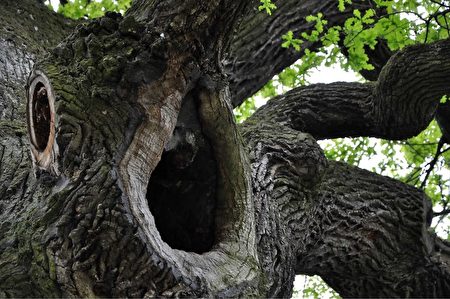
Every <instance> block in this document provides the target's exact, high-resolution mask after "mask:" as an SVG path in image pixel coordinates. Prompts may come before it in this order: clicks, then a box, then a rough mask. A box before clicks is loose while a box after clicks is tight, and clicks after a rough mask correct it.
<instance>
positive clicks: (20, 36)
mask: <svg viewBox="0 0 450 299" xmlns="http://www.w3.org/2000/svg"><path fill="white" fill-rule="evenodd" d="M0 7H1V10H2V14H1V16H0V24H2V26H1V27H0V120H14V119H19V118H21V117H24V115H25V109H24V107H25V101H23V99H25V98H26V96H25V89H24V88H23V87H24V85H25V83H26V79H27V77H28V75H29V74H30V71H31V68H32V66H33V64H34V62H35V61H36V59H37V58H38V57H40V56H42V55H45V54H46V53H47V51H48V50H50V49H51V48H53V47H54V46H56V44H58V43H59V42H60V41H61V40H62V39H63V38H64V37H65V36H66V35H67V34H68V31H69V29H71V28H72V27H73V26H74V25H75V22H74V21H68V20H65V19H64V18H62V16H58V15H56V14H55V13H53V12H51V11H50V10H48V9H47V8H46V7H45V6H43V5H41V4H39V3H37V1H34V0H26V1H2V3H1V4H0Z"/></svg>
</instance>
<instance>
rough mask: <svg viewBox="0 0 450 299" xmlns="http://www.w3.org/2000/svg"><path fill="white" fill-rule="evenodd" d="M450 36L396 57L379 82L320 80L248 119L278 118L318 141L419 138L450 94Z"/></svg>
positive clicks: (275, 101) (292, 92) (298, 89)
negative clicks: (362, 138) (349, 138)
mask: <svg viewBox="0 0 450 299" xmlns="http://www.w3.org/2000/svg"><path fill="white" fill-rule="evenodd" d="M449 61H450V40H443V41H439V42H436V43H433V44H428V45H415V46H412V47H407V48H405V49H404V50H402V51H400V52H398V53H396V54H395V55H394V56H392V57H391V59H390V60H389V62H388V63H387V64H386V66H385V67H384V68H383V70H382V72H381V74H380V77H379V79H378V81H377V82H376V83H366V84H360V83H343V82H336V83H331V84H316V85H310V86H306V87H299V88H296V89H294V90H292V91H290V92H287V93H286V94H285V95H282V96H279V97H276V98H274V99H272V100H270V101H269V102H268V103H267V104H266V105H265V106H263V107H261V108H260V109H258V110H257V111H256V112H255V114H254V115H253V116H252V117H251V118H250V119H249V120H248V121H251V122H258V121H268V120H275V121H277V122H279V123H282V124H283V125H286V126H289V127H291V128H293V129H296V130H299V131H302V132H308V133H311V134H312V135H313V136H314V137H315V138H317V139H324V138H336V137H356V136H371V137H380V138H385V139H391V140H397V139H405V138H409V137H412V136H415V135H416V134H418V133H419V132H421V131H422V130H423V129H425V128H426V126H427V125H428V124H429V122H430V121H431V120H432V119H433V117H434V114H435V112H436V109H437V107H438V104H439V99H440V98H441V97H442V95H444V94H447V93H449V92H450V87H449V85H448V79H447V78H448V77H447V76H448V75H449V74H450V63H449Z"/></svg>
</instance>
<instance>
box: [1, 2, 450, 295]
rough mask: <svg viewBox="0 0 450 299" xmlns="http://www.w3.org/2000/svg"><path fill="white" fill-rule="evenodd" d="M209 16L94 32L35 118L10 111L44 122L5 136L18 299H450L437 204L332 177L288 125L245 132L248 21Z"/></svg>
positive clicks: (49, 68)
mask: <svg viewBox="0 0 450 299" xmlns="http://www.w3.org/2000/svg"><path fill="white" fill-rule="evenodd" d="M191 2H192V1H187V2H186V1H184V2H183V1H175V0H173V1H169V2H167V1H137V2H136V3H135V4H134V5H135V6H134V7H133V8H132V9H131V10H130V11H129V12H128V13H127V15H126V16H125V17H121V16H119V15H117V14H112V13H110V14H107V15H106V16H105V17H103V18H101V19H98V20H93V21H90V22H87V23H86V24H81V25H79V26H77V28H76V29H75V30H74V31H73V32H72V33H71V34H70V36H68V37H67V38H66V39H65V40H63V42H61V43H60V44H58V45H57V46H56V47H55V48H54V49H52V50H51V51H49V52H48V55H47V56H45V57H44V58H42V57H41V58H39V59H38V61H37V62H36V63H35V64H34V66H33V70H32V71H31V74H30V76H29V77H28V81H27V88H28V94H27V96H28V100H29V104H28V105H25V104H24V103H23V102H22V103H19V97H14V100H15V101H7V100H5V98H2V102H3V103H8V105H10V106H11V107H14V109H16V108H15V107H20V106H21V105H22V107H25V106H26V107H27V114H28V115H27V117H25V115H23V114H24V113H21V114H17V115H22V116H23V118H20V119H19V118H18V119H15V120H14V121H9V120H2V121H1V122H0V214H1V216H0V296H2V297H27V296H32V297H94V296H99V297H154V296H163V297H175V296H189V297H210V296H214V297H215V296H217V297H249V296H254V297H289V296H290V295H291V294H292V283H293V279H294V276H295V274H297V273H308V274H314V273H317V274H320V275H322V276H323V277H324V279H325V280H327V281H328V282H329V283H330V284H331V285H332V286H333V287H334V288H335V289H336V290H337V291H338V292H340V293H341V294H343V295H345V296H366V295H367V296H380V295H386V296H407V295H410V296H422V295H423V296H425V295H434V296H439V295H442V294H444V295H445V294H448V264H447V262H448V259H447V255H448V245H447V244H446V243H444V242H443V241H441V240H439V239H437V238H435V237H433V236H432V235H431V234H430V233H428V231H427V225H428V222H427V213H429V201H428V199H427V198H426V197H425V196H424V195H423V194H422V193H420V192H418V191H417V190H415V189H413V188H411V187H407V186H404V185H403V184H400V183H398V182H395V181H392V180H390V179H387V178H384V177H381V176H376V175H373V174H370V173H368V172H363V171H360V170H357V169H353V168H348V167H347V166H343V165H340V164H334V163H329V162H327V161H326V159H325V157H324V155H323V153H322V151H321V149H320V147H319V146H318V145H317V143H316V142H315V140H314V139H313V138H312V137H311V136H310V135H308V134H306V133H302V132H301V131H302V130H304V131H306V132H308V128H307V127H305V128H296V127H293V126H291V124H290V123H289V122H288V121H287V118H286V119H284V121H278V119H277V120H276V119H272V120H267V119H261V121H255V119H256V118H254V119H252V120H250V121H248V122H247V123H246V124H245V125H244V126H243V127H241V128H239V129H238V128H237V127H236V125H235V123H234V121H233V116H232V112H231V107H230V105H229V102H230V92H229V89H228V81H227V78H226V76H225V75H224V73H225V71H224V70H223V68H222V65H221V61H222V60H223V59H224V56H223V55H225V52H226V50H227V49H228V48H229V45H230V43H231V33H230V32H233V31H232V30H231V29H230V28H232V27H233V26H236V25H237V23H238V21H239V20H240V19H241V15H240V13H241V12H243V11H244V12H245V11H247V9H248V7H247V6H246V5H244V4H242V3H241V1H237V0H236V1H232V0H227V1H209V2H208V3H206V2H205V3H202V5H201V7H200V6H198V5H194V4H193V2H192V3H191ZM8 3H9V2H8ZM24 3H25V2H24ZM25 4H26V3H25ZM27 5H28V4H27ZM33 5H34V4H33ZM173 7H178V11H177V13H175V14H174V13H172V12H173ZM199 7H200V8H201V13H200V12H199V11H198V10H197V9H200V8H199ZM41 17H42V18H49V19H51V18H59V17H57V16H55V15H53V14H50V15H45V14H44V15H42V16H41ZM37 22H38V23H39V21H37ZM230 30H231V31H230ZM61 34H62V33H61ZM27 42H28V43H31V44H34V43H36V42H37V41H35V40H30V41H27ZM439 45H440V44H439ZM428 47H430V49H434V50H430V51H431V53H434V54H436V53H437V54H440V52H439V49H440V48H439V49H438V48H437V47H436V44H435V45H431V46H426V47H424V51H428V49H429V48H428ZM36 48H37V47H36ZM26 49H31V48H30V46H27V48H26ZM442 49H445V47H444V46H442ZM416 50H417V49H416ZM433 51H435V52H433ZM436 51H437V52H436ZM43 52H45V51H43ZM419 52H420V51H417V53H418V54H420V53H419ZM405 53H408V52H407V51H405ZM31 54H33V55H37V54H35V53H34V52H31ZM31 54H30V55H31ZM399 55H402V54H399ZM38 56H40V55H37V56H36V57H38ZM434 56H435V55H434ZM434 56H433V57H434ZM30 57H31V56H30ZM405 57H408V56H407V55H406V54H405ZM444 57H445V56H444ZM425 58H426V56H421V59H422V61H425ZM33 59H34V58H33ZM33 59H31V60H27V62H24V63H25V65H28V66H30V67H31V64H33V61H34V60H33ZM22 61H25V60H17V62H18V63H19V62H20V63H22ZM30 61H31V62H30ZM20 63H19V65H17V66H15V69H20V68H21V67H22V68H24V69H26V68H25V67H23V66H21V65H20ZM424 65H425V64H424ZM393 69H395V68H393ZM424 69H427V68H424ZM22 73H23V75H21V77H20V76H19V77H20V78H22V79H20V78H19V79H17V81H15V80H12V79H11V78H10V79H8V80H7V82H9V83H12V84H17V86H18V85H20V84H21V83H20V80H23V79H24V78H23V77H24V75H26V74H25V73H26V72H25V71H23V72H22ZM387 73H388V74H390V73H389V72H387ZM401 73H404V71H402V72H401ZM427 76H428V75H427ZM386 78H387V79H389V80H391V81H389V82H395V80H394V79H396V77H395V76H393V75H392V76H391V77H389V76H388V75H386ZM387 79H386V80H387ZM435 79H436V78H435ZM405 80H406V79H405ZM439 80H441V79H439ZM405 82H406V81H405ZM438 82H440V81H438ZM35 86H36V89H34V87H35ZM389 86H391V87H392V88H397V87H398V86H393V85H389ZM37 87H39V89H37ZM41 87H44V89H40V88H41ZM348 87H352V86H350V85H349V86H348ZM22 92H23V95H24V94H25V92H24V91H22ZM22 99H23V98H22ZM380 99H383V101H382V103H381V104H380V105H381V106H380V107H382V108H383V109H384V110H382V111H383V113H387V114H386V115H391V114H389V113H390V112H389V111H390V110H391V109H397V107H398V106H395V105H392V102H390V100H392V97H386V98H385V97H380ZM384 99H386V101H384ZM355 101H358V99H356V97H355ZM417 101H419V99H418V100H417ZM417 103H418V102H417ZM424 103H425V106H427V105H428V106H433V105H434V98H433V99H431V96H430V99H428V98H426V101H425V102H424ZM47 106H48V107H47ZM362 106H364V105H362ZM14 109H12V108H11V109H9V110H7V111H20V109H21V110H25V109H24V108H20V109H18V108H17V109H16V110H14ZM46 109H47V110H46ZM428 110H430V111H431V110H432V108H427V107H426V108H425V111H428ZM5 111H6V110H5ZM274 111H275V112H274V113H276V109H275V110H274ZM377 111H378V112H379V113H381V112H380V111H381V108H380V109H379V110H377ZM408 111H410V110H408V109H405V113H409V112H408ZM391 112H392V111H391ZM8 113H10V112H8ZM5 115H6V114H5ZM383 115H384V114H383ZM427 117H428V116H426V117H424V118H426V119H428V118H427ZM411 118H412V117H411ZM5 119H8V117H5ZM426 119H425V120H417V122H425V121H426ZM280 120H282V119H281V118H280ZM27 121H28V123H29V128H28V132H27V130H26V123H27ZM412 122H413V121H411V122H410V123H411V125H412ZM408 124H409V123H408ZM41 126H44V127H45V126H48V127H47V128H48V132H50V133H48V134H47V133H46V132H47V131H46V130H42V131H39V130H40V129H37V128H40V127H41ZM417 126H418V127H420V126H421V123H420V124H419V125H416V127H417ZM416 127H415V128H416ZM36 130H37V131H36ZM386 130H387V131H389V129H386ZM38 131H39V132H38ZM42 132H44V133H42ZM52 132H53V133H52ZM241 133H242V135H243V136H242V137H243V138H242V137H241ZM33 134H34V135H37V136H38V137H36V136H35V138H33ZM28 135H31V143H30V142H29V140H30V136H28ZM47 135H48V136H47ZM42 138H44V139H46V138H48V140H49V141H48V142H47V144H46V145H45V142H42ZM52 138H54V139H52ZM36 139H39V142H37V141H36ZM44 141H45V140H44ZM42 144H43V146H41V145H42ZM30 149H31V153H30ZM198 172H201V173H202V174H203V176H202V177H201V179H198V180H195V179H193V173H198ZM343 174H345V175H343ZM340 176H342V177H340ZM353 177H358V179H359V181H358V182H361V183H362V184H363V188H362V189H361V190H359V189H357V187H355V185H354V183H355V182H356V180H354V181H352V178H353ZM205 182H208V183H205ZM210 182H211V183H210ZM335 191H336V192H335ZM386 194H388V195H389V196H386ZM385 198H386V200H384V199H385ZM360 208H361V209H360ZM403 209H404V210H403ZM373 213H375V216H374V217H372V218H370V217H369V216H372V214H373ZM353 216H354V217H353ZM332 217H335V218H332ZM385 218H386V219H388V221H385V222H383V221H384V219H385ZM333 220H335V221H333ZM369 220H370V221H369ZM381 220H383V221H381ZM352 221H353V222H355V225H356V229H357V230H358V237H359V238H357V239H351V238H349V236H348V234H347V230H346V228H345V225H347V224H349V225H353V222H352ZM193 222H194V223H195V225H194V226H192V223H193ZM172 236H174V238H173V237H172ZM171 237H172V238H171ZM386 238H387V240H388V241H385V239H386ZM178 240H182V242H178V243H177V241H178ZM340 244H344V245H345V246H339V245H340ZM361 244H362V245H361ZM380 244H381V245H380ZM386 244H387V245H386ZM412 244H413V245H412ZM386 246H388V247H389V246H390V247H389V248H388V249H389V251H387V253H386V254H385V253H383V252H381V251H382V250H385V248H386ZM405 246H409V247H405ZM425 249H426V250H425ZM438 251H439V252H438ZM439 254H440V255H439ZM393 256H395V257H396V258H398V260H395V262H393V261H392V259H393V258H392V257H393ZM372 260H373V261H375V262H376V263H377V265H375V266H373V265H372V264H370V261H372ZM341 262H348V263H349V264H348V266H346V267H341ZM393 268H395V269H393ZM391 270H392V271H391ZM394 270H395V271H394ZM352 271H353V272H352ZM372 275H376V276H377V277H378V276H379V277H380V279H378V280H376V279H374V280H370V278H371V277H372ZM416 276H417V277H423V278H424V279H423V283H422V284H421V285H420V286H422V288H418V286H419V285H418V286H415V285H413V283H414V279H413V278H414V277H416ZM355 277H357V278H361V279H360V280H358V281H354V280H355ZM369 280H370V281H369ZM397 281H401V285H400V287H397V286H398V285H396V282H397ZM431 284H434V285H431ZM348 285H350V286H351V287H348V288H346V286H348ZM381 290H383V291H381ZM421 290H422V291H421ZM423 290H425V291H423ZM426 292H430V293H426Z"/></svg>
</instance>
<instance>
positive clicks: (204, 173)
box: [147, 96, 217, 253]
mask: <svg viewBox="0 0 450 299" xmlns="http://www.w3.org/2000/svg"><path fill="white" fill-rule="evenodd" d="M216 171H217V169H216V162H215V158H214V154H213V149H212V147H211V145H210V143H209V141H208V140H207V139H206V138H205V136H204V135H203V134H202V131H201V126H200V122H199V120H198V115H197V110H196V107H195V104H194V101H193V98H192V96H188V97H187V98H186V99H185V100H184V102H183V105H182V108H181V112H180V115H179V116H178V121H177V126H176V128H175V131H174V134H173V136H172V139H171V140H170V141H169V143H168V144H167V145H166V147H165V150H164V153H163V155H162V157H161V161H160V162H159V164H158V165H157V167H156V169H155V170H154V171H153V173H152V176H151V178H150V181H149V183H148V188H147V200H148V204H149V207H150V211H151V213H152V215H153V216H154V218H155V223H156V227H157V229H158V231H159V233H160V234H161V238H162V239H163V240H164V241H165V242H166V243H167V244H169V246H170V247H172V248H175V249H180V250H184V251H191V252H196V253H203V252H207V251H209V250H211V247H212V246H213V244H214V232H215V207H216V184H217V183H216Z"/></svg>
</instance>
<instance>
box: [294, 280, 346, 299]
mask: <svg viewBox="0 0 450 299" xmlns="http://www.w3.org/2000/svg"><path fill="white" fill-rule="evenodd" d="M297 280H302V281H301V283H302V285H303V288H302V289H301V290H296V289H294V293H293V294H292V298H314V299H321V298H329V299H339V298H341V297H340V296H339V294H337V293H336V292H335V291H334V290H333V289H331V288H330V287H329V286H328V285H327V284H326V283H325V282H324V281H323V280H322V279H321V278H320V277H319V276H306V275H305V276H303V275H302V276H297V278H296V281H297Z"/></svg>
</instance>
